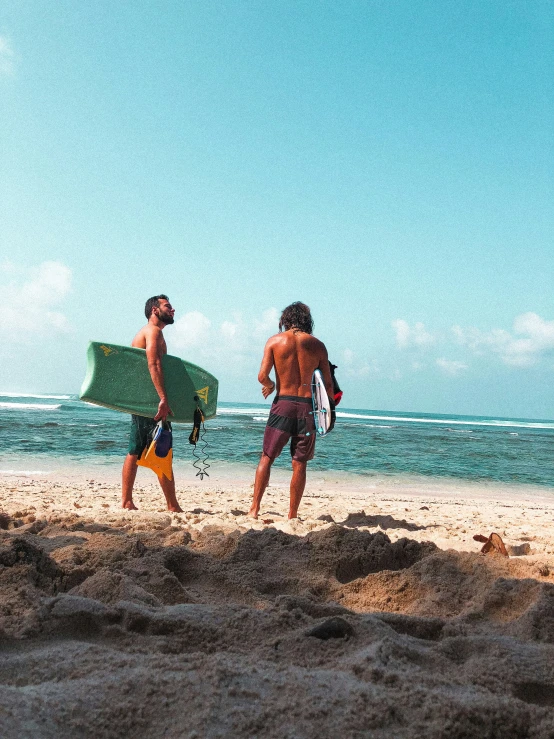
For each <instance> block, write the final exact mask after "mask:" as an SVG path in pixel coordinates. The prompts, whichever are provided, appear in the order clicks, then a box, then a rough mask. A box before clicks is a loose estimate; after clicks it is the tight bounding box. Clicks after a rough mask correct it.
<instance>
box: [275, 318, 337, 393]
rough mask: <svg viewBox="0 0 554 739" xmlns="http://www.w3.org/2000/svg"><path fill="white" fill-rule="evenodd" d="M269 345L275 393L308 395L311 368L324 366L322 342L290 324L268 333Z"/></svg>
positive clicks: (325, 356)
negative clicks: (273, 371)
mask: <svg viewBox="0 0 554 739" xmlns="http://www.w3.org/2000/svg"><path fill="white" fill-rule="evenodd" d="M270 348H271V350H272V352H273V362H274V366H275V375H276V380H277V383H276V384H277V393H278V394H279V395H295V396H297V397H300V398H307V397H310V395H311V393H312V388H311V383H312V375H313V373H314V370H315V369H317V368H318V367H320V366H321V367H324V363H325V361H326V359H327V350H326V349H325V345H324V344H323V343H322V342H321V341H319V339H316V338H315V336H312V335H311V334H308V333H305V332H303V331H298V330H297V329H294V328H293V329H289V330H288V331H283V332H282V333H279V334H276V335H275V336H272V337H271V339H270ZM327 371H328V368H327Z"/></svg>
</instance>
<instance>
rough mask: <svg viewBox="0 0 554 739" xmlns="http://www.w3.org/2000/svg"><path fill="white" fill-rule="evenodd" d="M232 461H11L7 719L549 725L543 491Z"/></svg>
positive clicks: (115, 729)
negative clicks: (45, 465) (302, 489)
mask: <svg viewBox="0 0 554 739" xmlns="http://www.w3.org/2000/svg"><path fill="white" fill-rule="evenodd" d="M229 469H230V468H223V467H222V468H221V469H217V468H215V469H214V470H212V471H211V476H210V478H206V479H205V480H204V481H203V482H200V481H199V480H197V479H196V480H195V478H194V477H193V476H192V473H190V472H188V473H185V474H180V473H179V474H180V477H178V485H177V488H178V497H179V501H180V503H181V506H182V507H183V508H184V511H185V512H184V513H182V514H169V513H167V512H166V511H165V510H164V509H163V499H162V496H161V492H160V491H159V488H158V487H157V484H156V483H155V480H154V478H153V476H152V475H150V473H149V472H148V471H144V474H140V475H139V478H138V480H137V485H136V488H135V491H136V494H135V500H136V503H137V505H138V506H139V508H140V510H139V511H138V512H134V513H131V512H126V511H122V510H121V509H120V508H119V484H118V479H117V471H116V470H115V468H101V467H99V468H97V469H95V470H94V472H93V473H92V472H91V471H90V470H89V471H88V473H87V471H85V470H84V469H81V470H73V471H68V472H67V473H64V474H56V475H45V476H41V475H38V476H36V475H35V476H34V475H28V476H24V477H23V476H17V475H5V476H4V477H3V478H2V480H1V482H0V511H2V512H3V513H4V514H5V515H3V517H2V519H1V526H2V530H0V583H1V587H0V648H1V650H2V659H1V660H0V695H1V699H0V734H1V735H2V736H3V737H7V738H11V737H27V736H29V737H30V736H33V737H37V736H40V737H54V736H56V737H66V736H67V737H74V736H91V737H92V736H95V737H96V736H103V737H104V736H105V737H120V736H129V735H130V734H131V732H136V731H140V732H141V734H142V735H143V736H147V737H158V736H159V737H162V736H164V737H180V736H186V737H205V736H209V737H224V736H270V737H320V736H334V735H336V734H337V733H340V734H341V735H343V736H347V737H361V736H371V737H387V738H389V737H420V736H421V737H423V736H425V737H437V738H438V737H445V736H448V737H466V736H480V737H502V739H508V738H509V737H514V738H515V737H533V738H535V737H536V738H539V737H540V738H542V737H544V738H545V739H546V737H552V736H554V527H553V525H552V522H553V518H554V490H552V489H548V488H538V487H530V486H529V487H525V486H515V485H512V486H510V485H500V484H492V483H482V484H481V483H465V482H459V481H458V482H456V481H453V480H440V479H438V478H437V479H434V480H430V479H428V478H417V477H413V478H407V477H406V478H397V477H393V476H391V477H387V476H375V477H367V478H364V477H361V476H360V477H356V476H353V475H352V476H348V475H338V474H335V475H331V474H318V473H313V474H312V475H311V477H310V478H309V482H308V486H307V491H306V494H305V496H304V499H303V502H302V505H301V508H300V519H299V520H294V521H291V522H289V521H287V520H286V511H287V504H288V484H287V480H288V475H287V473H286V471H283V470H275V473H274V475H273V478H272V482H271V485H270V487H269V489H268V491H267V493H266V496H265V498H264V501H263V503H262V509H261V515H260V519H259V520H258V521H252V520H251V519H248V518H247V516H246V515H245V514H246V511H247V510H248V507H249V505H250V501H251V496H252V487H251V483H252V479H251V476H250V471H249V470H246V469H244V470H231V471H229ZM492 532H497V533H498V534H500V536H501V537H502V539H503V541H504V543H505V544H506V546H507V547H508V551H509V552H510V554H511V555H512V556H510V557H508V558H506V557H502V556H500V555H495V554H493V555H484V554H481V553H480V549H481V546H482V545H481V544H480V543H479V542H477V541H475V540H474V539H473V535H474V534H482V535H485V536H489V534H490V533H492Z"/></svg>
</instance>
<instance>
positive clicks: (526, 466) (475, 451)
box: [0, 393, 554, 487]
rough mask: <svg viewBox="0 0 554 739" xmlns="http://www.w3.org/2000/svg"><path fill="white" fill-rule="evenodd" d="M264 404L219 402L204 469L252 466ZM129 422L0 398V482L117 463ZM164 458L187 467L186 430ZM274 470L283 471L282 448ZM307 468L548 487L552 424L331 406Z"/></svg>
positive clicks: (55, 400) (51, 400)
mask: <svg viewBox="0 0 554 739" xmlns="http://www.w3.org/2000/svg"><path fill="white" fill-rule="evenodd" d="M269 407H270V406H269V403H263V402H262V403H258V404H251V403H221V404H220V407H219V409H218V414H217V416H216V418H214V419H212V420H210V421H208V422H207V423H206V429H207V433H206V437H205V440H206V441H207V443H208V447H207V450H208V452H209V455H210V459H209V460H208V461H209V462H223V463H225V462H231V463H238V464H240V465H243V466H244V465H246V466H252V468H254V467H255V465H256V464H257V462H258V459H259V456H260V451H261V446H262V437H263V432H264V427H265V423H266V420H267V416H268V413H269ZM129 426H130V416H128V415H127V414H124V413H118V412H116V411H111V410H108V409H105V408H100V407H98V406H93V405H88V404H86V403H83V402H81V401H79V399H78V398H77V397H76V396H75V395H69V394H68V395H64V394H59V395H56V394H43V395H37V394H35V395H23V394H14V393H3V394H2V393H0V430H1V433H0V475H7V474H14V473H21V474H32V473H35V474H36V473H38V472H45V471H46V472H55V471H56V470H57V469H59V468H60V467H68V466H71V465H74V466H82V465H85V466H88V467H89V468H90V467H91V466H96V465H112V466H120V465H121V463H122V461H123V457H124V456H125V454H126V452H127V442H128V436H129ZM173 429H174V455H175V457H176V459H178V460H179V463H187V462H190V463H192V462H193V453H192V452H193V447H192V446H191V445H190V444H189V443H188V435H189V433H190V430H191V427H190V426H189V425H186V426H183V425H177V424H175V425H174V427H173ZM275 465H276V467H281V468H287V467H289V468H290V455H289V454H288V452H287V451H286V450H285V452H283V454H282V455H281V457H280V458H279V459H278V460H277V461H276V463H275ZM310 469H312V470H318V471H340V472H349V473H354V474H357V475H361V476H365V477H368V476H372V475H373V476H374V475H380V476H382V475H422V476H426V477H431V478H441V477H443V478H454V479H460V480H470V481H490V482H502V483H520V484H525V485H537V486H544V487H552V486H553V485H554V421H551V420H538V419H523V418H490V417H477V416H473V417H471V416H456V415H431V414H425V413H420V414H417V413H396V412H388V411H373V410H363V409H349V408H343V406H342V405H341V406H339V408H338V411H337V423H336V426H335V429H334V430H333V432H332V433H331V434H329V435H328V436H326V437H324V438H319V439H318V441H317V450H316V457H315V459H314V460H313V462H311V463H310Z"/></svg>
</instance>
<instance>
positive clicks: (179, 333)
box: [166, 308, 279, 375]
mask: <svg viewBox="0 0 554 739" xmlns="http://www.w3.org/2000/svg"><path fill="white" fill-rule="evenodd" d="M278 315H279V314H278V312H277V310H276V309H275V308H269V309H267V310H265V311H263V313H262V314H261V316H260V317H259V318H252V319H248V320H246V319H245V318H244V317H243V315H242V314H241V313H234V314H232V315H231V316H230V317H229V318H227V319H226V320H224V321H223V322H222V323H221V324H220V325H214V323H213V321H211V320H210V319H209V318H208V317H207V316H205V315H204V314H203V313H201V312H200V311H191V312H189V313H185V315H184V316H181V317H180V318H178V319H177V320H176V321H175V324H174V325H173V327H171V328H170V330H169V331H166V340H167V342H168V344H169V346H170V351H174V348H175V350H181V351H182V350H184V351H185V352H186V356H185V358H186V359H190V360H192V361H194V362H198V363H201V362H203V363H204V365H203V366H205V367H206V369H212V370H213V371H216V370H217V371H223V370H224V371H225V372H226V373H228V374H232V375H240V374H241V373H244V372H252V371H255V369H256V366H257V365H258V364H259V362H260V361H261V358H262V352H263V347H264V344H265V342H266V340H267V339H268V338H269V337H270V336H271V335H272V334H275V333H276V332H277V330H278V326H277V324H278Z"/></svg>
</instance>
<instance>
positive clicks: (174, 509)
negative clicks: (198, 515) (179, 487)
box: [167, 503, 184, 513]
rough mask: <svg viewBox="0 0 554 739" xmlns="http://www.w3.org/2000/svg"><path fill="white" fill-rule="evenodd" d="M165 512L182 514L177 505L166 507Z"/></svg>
mask: <svg viewBox="0 0 554 739" xmlns="http://www.w3.org/2000/svg"><path fill="white" fill-rule="evenodd" d="M167 510H168V511H171V513H184V511H183V509H182V508H181V506H180V505H179V504H178V503H177V505H168V506H167Z"/></svg>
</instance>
